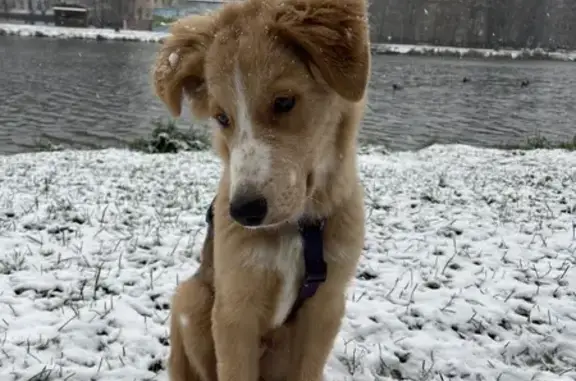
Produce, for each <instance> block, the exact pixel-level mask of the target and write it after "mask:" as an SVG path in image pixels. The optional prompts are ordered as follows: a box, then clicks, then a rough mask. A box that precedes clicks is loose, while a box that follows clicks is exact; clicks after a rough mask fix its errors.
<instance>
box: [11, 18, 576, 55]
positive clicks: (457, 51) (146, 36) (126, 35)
mask: <svg viewBox="0 0 576 381" xmlns="http://www.w3.org/2000/svg"><path fill="white" fill-rule="evenodd" d="M2 34H7V35H17V36H22V37H51V38H63V39H66V38H74V39H100V40H123V41H141V42H161V41H162V40H163V39H164V38H166V36H168V33H166V32H152V31H137V30H125V29H123V30H120V31H118V32H116V31H115V30H113V29H97V28H69V27H57V26H51V25H26V24H2V23H0V35H2ZM372 52H373V53H374V54H409V55H433V56H456V57H473V58H508V59H526V58H535V59H542V58H547V59H552V60H560V61H576V52H574V51H557V52H548V51H545V50H543V49H532V50H530V49H524V50H511V49H502V50H493V49H475V48H458V47H453V46H432V45H409V44H377V43H374V44H372Z"/></svg>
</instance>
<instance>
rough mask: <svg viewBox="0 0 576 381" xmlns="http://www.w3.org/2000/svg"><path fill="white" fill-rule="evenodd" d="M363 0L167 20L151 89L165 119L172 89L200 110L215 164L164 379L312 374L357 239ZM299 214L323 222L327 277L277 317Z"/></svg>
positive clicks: (294, 271) (286, 297) (292, 1)
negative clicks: (205, 227) (213, 187)
mask: <svg viewBox="0 0 576 381" xmlns="http://www.w3.org/2000/svg"><path fill="white" fill-rule="evenodd" d="M366 8H367V5H366V3H365V0H245V1H243V2H237V3H229V4H226V5H224V6H223V7H222V8H221V9H220V10H218V11H217V12H215V13H213V14H211V15H205V16H190V17H188V18H185V19H182V20H180V21H179V22H177V23H176V24H175V25H174V26H173V27H172V29H171V35H170V37H168V39H167V40H166V41H165V42H164V45H163V47H162V49H161V51H160V53H159V55H158V59H157V62H156V66H155V68H154V84H155V89H156V93H157V95H158V96H159V97H160V98H161V99H162V100H163V101H164V103H165V104H166V105H167V107H168V108H169V109H170V111H171V112H172V114H173V115H174V116H179V115H180V112H181V103H182V97H183V95H186V98H187V99H188V101H189V103H190V107H191V110H192V112H193V113H194V115H195V116H196V117H199V118H205V119H208V118H209V119H210V121H211V123H212V124H213V125H214V131H215V133H214V145H215V147H216V149H217V151H218V153H219V155H220V157H221V158H222V161H223V171H222V175H221V179H220V185H219V189H218V196H217V198H216V200H215V216H214V231H213V233H214V236H213V237H214V238H213V240H212V239H211V238H210V237H209V238H207V241H206V242H205V247H204V250H203V256H204V261H203V264H202V266H201V268H200V270H199V271H198V273H197V274H196V275H195V276H194V277H192V278H191V279H189V280H187V281H186V282H184V283H182V284H181V285H180V286H179V287H178V288H177V290H176V295H175V297H174V299H173V304H172V320H171V354H170V360H169V368H170V378H171V380H172V381H193V380H199V381H216V380H218V381H232V380H234V381H257V380H259V379H264V380H270V381H274V380H278V381H317V380H321V379H322V375H323V369H324V366H325V363H326V361H327V358H328V355H329V354H330V351H331V348H332V345H333V342H334V340H335V338H336V335H337V333H338V330H339V327H340V324H341V320H342V317H343V315H344V309H345V301H346V296H345V293H346V290H347V286H348V283H349V281H350V279H351V278H352V277H353V276H354V274H355V270H356V265H357V262H358V259H359V257H360V254H361V251H362V247H363V242H364V203H363V190H362V186H361V184H360V181H359V177H358V173H357V168H356V140H357V134H358V129H359V124H360V120H361V118H362V115H363V112H364V106H365V93H366V87H367V82H368V79H369V72H370V49H369V40H368V24H367V14H366ZM183 170H189V171H191V172H190V173H191V175H193V172H192V169H190V168H183ZM303 217H306V218H309V219H320V218H325V219H326V224H325V228H324V233H323V237H324V238H323V242H324V258H325V261H326V263H327V268H328V270H327V279H326V281H325V282H324V283H323V284H322V285H321V286H320V288H319V289H318V292H317V293H316V295H315V296H313V297H312V298H310V299H308V300H306V301H305V302H304V304H303V306H302V307H301V308H300V309H299V310H298V312H297V315H296V316H295V318H294V319H292V320H290V321H289V322H286V318H287V316H288V314H289V313H290V311H291V309H292V307H293V305H294V302H295V300H296V297H297V293H298V287H299V285H300V284H301V282H302V274H303V271H304V264H303V254H302V238H301V236H300V234H299V231H298V226H297V222H298V220H299V219H301V218H303ZM212 245H213V247H212ZM263 343H264V347H263Z"/></svg>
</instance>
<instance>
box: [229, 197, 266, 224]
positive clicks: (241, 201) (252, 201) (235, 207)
mask: <svg viewBox="0 0 576 381" xmlns="http://www.w3.org/2000/svg"><path fill="white" fill-rule="evenodd" d="M266 214H268V203H267V202H266V198H264V196H262V195H261V194H253V193H251V194H242V195H238V196H235V197H234V198H232V201H231V202H230V216H231V217H232V218H233V219H234V220H235V221H236V222H238V223H239V224H241V225H244V226H258V225H261V224H262V222H263V221H264V219H265V218H266Z"/></svg>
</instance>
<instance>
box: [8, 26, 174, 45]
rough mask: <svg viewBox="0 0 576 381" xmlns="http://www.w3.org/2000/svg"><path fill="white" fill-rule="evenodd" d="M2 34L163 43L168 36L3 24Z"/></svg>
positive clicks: (125, 30) (149, 33) (93, 29)
mask: <svg viewBox="0 0 576 381" xmlns="http://www.w3.org/2000/svg"><path fill="white" fill-rule="evenodd" d="M0 34H6V35H16V36H22V37H50V38H60V39H86V40H97V39H98V40H121V41H142V42H161V41H162V40H163V39H164V38H165V37H166V36H167V35H168V34H167V33H162V32H150V31H141V30H127V29H120V30H119V31H118V32H116V31H115V30H114V29H99V28H72V27H61V26H53V25H29V24H2V23H0Z"/></svg>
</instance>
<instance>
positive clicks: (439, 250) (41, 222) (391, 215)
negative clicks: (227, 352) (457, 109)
mask: <svg viewBox="0 0 576 381" xmlns="http://www.w3.org/2000/svg"><path fill="white" fill-rule="evenodd" d="M359 166H360V168H361V171H362V178H363V182H364V185H365V187H366V192H367V200H366V208H367V211H368V213H367V236H366V245H365V251H364V255H363V257H362V260H361V264H360V267H359V269H358V272H357V276H356V279H355V280H354V281H353V283H352V284H351V286H350V289H349V296H348V305H347V313H346V318H345V320H344V322H343V325H342V329H341V332H340V334H339V337H338V339H337V341H336V345H335V347H334V350H333V353H332V356H331V358H330V361H329V365H328V367H327V369H326V376H327V377H326V380H327V381H344V380H361V381H373V380H382V381H384V380H420V381H430V380H437V381H441V380H452V381H496V380H498V381H512V380H514V381H529V380H531V381H569V380H575V379H576V272H575V270H574V264H575V262H576V153H568V152H564V151H531V152H512V151H497V150H483V149H476V148H471V147H467V146H451V147H449V146H432V147H430V148H427V149H424V150H422V151H419V152H417V153H410V152H404V153H394V154H391V155H387V156H384V155H379V154H370V155H362V156H361V157H360V161H359ZM219 170H220V166H219V163H218V161H217V160H216V159H214V157H213V156H212V155H211V154H209V153H185V154H175V155H145V154H140V153H133V152H129V151H124V150H114V149H110V150H104V151H84V152H79V151H63V152H55V153H39V154H22V155H15V156H5V157H0V379H1V380H3V381H4V380H6V381H8V380H30V379H34V380H74V381H76V380H77V381H91V380H94V381H103V380H110V381H112V380H114V381H133V380H160V381H164V380H166V378H167V376H166V371H165V365H164V359H165V357H166V356H167V354H168V351H169V346H168V345H169V343H168V326H167V321H168V315H169V303H170V297H171V294H172V292H173V290H174V287H175V286H176V284H177V282H178V281H179V280H182V279H184V278H185V277H188V276H190V275H191V274H192V273H193V271H194V269H195V268H196V267H197V258H198V252H199V250H200V247H201V244H202V241H203V239H204V234H205V224H204V212H205V208H206V207H207V205H208V204H209V202H210V201H211V199H212V197H213V195H214V191H215V189H216V183H217V179H218V175H219ZM34 376H36V378H33V377H34Z"/></svg>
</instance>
